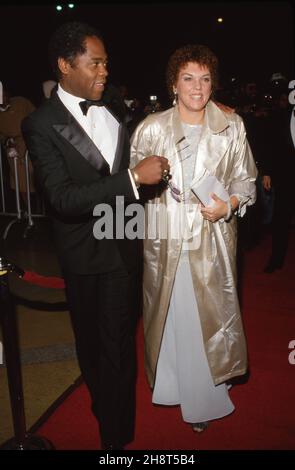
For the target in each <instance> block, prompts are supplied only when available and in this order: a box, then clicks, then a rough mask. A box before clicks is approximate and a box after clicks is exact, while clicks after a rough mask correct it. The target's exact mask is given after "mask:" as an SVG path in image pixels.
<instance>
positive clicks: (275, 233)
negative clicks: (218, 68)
mask: <svg viewBox="0 0 295 470" xmlns="http://www.w3.org/2000/svg"><path fill="white" fill-rule="evenodd" d="M288 83H289V80H288V79H286V77H284V76H283V75H282V74H281V73H274V74H273V75H272V76H271V77H270V80H269V81H268V82H267V83H265V84H263V85H261V84H260V83H259V82H258V81H257V80H255V78H249V79H248V80H244V81H239V80H237V79H235V78H231V79H230V80H229V81H228V83H227V85H225V86H223V87H220V88H219V89H218V90H217V92H216V94H215V100H216V101H217V102H220V103H223V104H225V105H227V106H229V107H231V108H232V109H233V110H234V111H235V112H236V113H237V114H239V115H240V116H241V117H242V118H243V120H244V123H245V127H246V130H247V137H248V140H249V143H250V146H251V149H252V152H253V155H254V158H255V161H256V165H257V168H258V171H259V176H258V179H257V202H256V204H255V205H254V206H253V207H252V208H250V210H249V211H248V212H249V213H248V215H247V217H246V218H245V220H241V221H240V225H241V227H240V238H241V239H242V241H243V244H244V245H245V246H246V247H247V248H251V247H253V246H255V245H256V244H257V243H258V242H259V241H260V240H261V238H262V237H263V236H264V234H265V233H266V232H268V231H270V232H271V234H272V242H273V245H272V253H271V256H270V259H269V261H268V264H267V265H266V267H265V271H266V272H273V271H274V270H276V269H280V268H281V267H282V266H283V264H284V259H285V255H286V252H287V244H288V231H289V227H290V225H291V224H292V221H293V216H294V211H293V205H292V204H291V203H290V201H291V190H292V179H293V174H294V170H295V158H294V157H295V155H294V144H293V142H292V138H291V132H290V119H291V111H292V107H291V105H290V104H289V101H288V94H289V90H288ZM55 85H56V82H55V81H53V80H46V81H45V82H43V83H42V86H41V91H42V100H46V99H47V98H49V96H50V94H51V93H52V91H53V90H54V87H55ZM3 96H4V99H3V103H2V104H0V139H1V147H2V155H7V157H8V158H7V159H6V158H3V159H2V160H3V165H4V186H5V191H8V192H10V193H13V191H14V190H15V177H14V166H13V161H12V159H11V158H9V155H12V156H13V151H14V150H15V151H16V152H17V153H18V155H19V160H18V167H19V187H20V194H21V203H22V205H23V208H24V209H25V205H26V204H25V200H26V198H25V191H26V188H25V175H24V164H23V161H24V155H25V150H26V149H25V147H24V142H23V138H22V135H21V130H20V124H21V121H22V119H23V118H24V117H25V116H26V115H27V114H29V113H30V112H31V111H32V110H33V109H35V104H33V103H32V102H31V101H30V100H28V99H27V98H24V97H19V96H14V97H13V96H10V93H9V90H8V89H7V88H6V86H5V84H4V94H3ZM110 100H112V101H116V104H117V108H118V112H119V114H120V115H121V117H122V118H123V119H124V121H125V124H126V126H127V128H128V130H129V134H130V136H131V135H132V134H133V132H134V130H135V128H136V126H137V125H138V124H139V123H140V122H141V121H142V120H143V119H144V118H145V117H146V116H147V115H148V114H150V113H154V112H157V111H162V110H164V109H166V108H168V107H170V106H171V103H168V102H162V101H160V100H159V97H158V96H156V95H151V96H147V97H146V99H141V98H138V97H136V96H134V95H133V93H132V90H130V89H129V88H128V86H127V85H126V84H121V85H118V86H113V85H109V86H108V88H107V89H106V91H105V101H106V104H107V103H108V101H110ZM39 104H40V103H36V106H38V105H39ZM29 169H30V191H31V193H32V197H34V196H33V194H34V193H35V191H36V188H35V184H34V177H33V170H32V166H31V164H30V167H29ZM10 195H11V194H10ZM13 200H14V198H12V201H13ZM13 204H14V202H12V205H13Z"/></svg>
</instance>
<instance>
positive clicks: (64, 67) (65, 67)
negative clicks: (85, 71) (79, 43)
mask: <svg viewBox="0 0 295 470" xmlns="http://www.w3.org/2000/svg"><path fill="white" fill-rule="evenodd" d="M57 64H58V68H59V70H60V71H61V73H62V74H63V75H67V74H68V73H69V69H70V68H71V65H70V63H69V62H67V61H66V60H65V59H64V58H63V57H59V58H58V60H57Z"/></svg>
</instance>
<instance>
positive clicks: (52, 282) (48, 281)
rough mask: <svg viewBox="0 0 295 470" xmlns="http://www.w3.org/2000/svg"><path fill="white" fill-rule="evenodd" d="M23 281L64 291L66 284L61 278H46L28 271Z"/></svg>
mask: <svg viewBox="0 0 295 470" xmlns="http://www.w3.org/2000/svg"><path fill="white" fill-rule="evenodd" d="M22 279H23V280H24V281H26V282H30V283H31V284H36V285H37V286H41V287H49V288H51V289H64V287H65V282H64V280H63V279H62V278H60V277H46V276H41V275H40V274H36V273H34V272H32V271H26V272H25V274H24V275H23V277H22Z"/></svg>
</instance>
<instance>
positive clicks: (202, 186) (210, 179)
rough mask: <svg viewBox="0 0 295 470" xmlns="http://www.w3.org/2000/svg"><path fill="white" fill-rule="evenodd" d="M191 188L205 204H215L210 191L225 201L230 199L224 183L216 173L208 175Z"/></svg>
mask: <svg viewBox="0 0 295 470" xmlns="http://www.w3.org/2000/svg"><path fill="white" fill-rule="evenodd" d="M191 190H192V191H193V193H194V194H195V195H196V196H197V198H199V199H200V201H201V203H202V204H203V205H204V206H213V205H214V203H215V201H214V200H213V199H212V198H211V197H210V193H215V194H216V196H218V197H220V199H222V200H223V201H228V200H229V194H228V192H227V190H226V189H225V187H224V186H223V184H222V183H220V181H219V180H218V179H217V178H216V176H214V175H208V176H205V177H204V178H202V179H201V180H200V181H198V182H197V183H195V184H194V185H193V186H192V187H191Z"/></svg>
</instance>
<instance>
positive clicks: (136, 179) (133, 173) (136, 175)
mask: <svg viewBox="0 0 295 470" xmlns="http://www.w3.org/2000/svg"><path fill="white" fill-rule="evenodd" d="M130 171H131V175H132V178H133V181H134V184H135V186H136V187H137V188H139V186H140V182H139V176H138V174H137V173H136V171H135V170H134V169H133V168H132V169H130Z"/></svg>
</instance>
